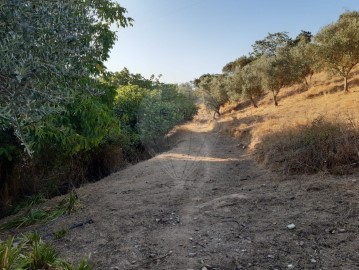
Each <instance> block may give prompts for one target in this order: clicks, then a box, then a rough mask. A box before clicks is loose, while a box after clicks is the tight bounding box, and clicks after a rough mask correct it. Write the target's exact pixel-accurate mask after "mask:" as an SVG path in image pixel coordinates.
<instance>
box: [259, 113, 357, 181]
mask: <svg viewBox="0 0 359 270" xmlns="http://www.w3.org/2000/svg"><path fill="white" fill-rule="evenodd" d="M261 141H262V142H261V143H260V144H259V145H258V146H257V148H256V150H255V152H256V156H257V157H258V159H259V160H260V161H262V162H264V163H265V164H266V165H268V166H269V167H271V168H272V169H276V170H281V171H283V172H284V173H295V174H296V173H317V172H319V171H324V172H330V173H333V174H346V173H350V172H352V171H353V169H354V168H355V167H358V165H359V127H358V126H357V125H356V124H355V123H354V122H353V121H349V122H348V123H343V122H339V121H336V122H335V121H329V120H326V119H325V118H318V119H315V120H314V121H312V122H310V123H308V124H307V125H298V126H296V127H294V128H288V129H284V130H282V131H280V132H275V133H272V134H268V135H266V136H264V137H263V138H262V140H261Z"/></svg>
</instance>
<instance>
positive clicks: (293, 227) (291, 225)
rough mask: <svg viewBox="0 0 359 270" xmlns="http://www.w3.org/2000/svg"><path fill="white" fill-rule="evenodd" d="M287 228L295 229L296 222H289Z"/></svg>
mask: <svg viewBox="0 0 359 270" xmlns="http://www.w3.org/2000/svg"><path fill="white" fill-rule="evenodd" d="M287 228H288V229H289V230H293V229H295V224H293V223H291V224H289V225H288V226H287Z"/></svg>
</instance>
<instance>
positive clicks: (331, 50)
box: [315, 11, 359, 91]
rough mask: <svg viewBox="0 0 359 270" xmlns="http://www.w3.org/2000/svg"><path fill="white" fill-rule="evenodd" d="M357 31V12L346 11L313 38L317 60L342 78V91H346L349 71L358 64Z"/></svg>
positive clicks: (358, 26)
mask: <svg viewBox="0 0 359 270" xmlns="http://www.w3.org/2000/svg"><path fill="white" fill-rule="evenodd" d="M358 29H359V12H357V11H348V12H345V13H343V14H342V15H341V16H340V17H339V20H338V21H337V22H335V23H333V24H330V25H327V26H325V27H323V28H322V29H321V30H320V32H319V33H318V34H317V35H316V36H315V41H316V44H317V46H318V50H317V53H318V55H319V59H320V60H321V62H322V64H323V66H324V67H325V68H327V69H328V70H331V71H332V72H334V73H335V74H338V75H340V76H342V77H343V79H344V91H348V83H347V80H348V76H349V73H350V71H351V70H352V69H353V67H354V66H356V65H357V64H358V63H359V32H358Z"/></svg>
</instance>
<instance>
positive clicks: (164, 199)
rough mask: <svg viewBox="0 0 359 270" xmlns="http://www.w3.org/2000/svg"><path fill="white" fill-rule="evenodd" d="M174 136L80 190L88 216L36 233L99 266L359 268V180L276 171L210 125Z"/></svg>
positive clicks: (67, 219)
mask: <svg viewBox="0 0 359 270" xmlns="http://www.w3.org/2000/svg"><path fill="white" fill-rule="evenodd" d="M175 138H176V141H175V145H176V146H175V147H174V148H173V149H172V150H170V151H168V152H165V153H162V154H159V155H157V156H156V157H154V158H152V159H150V160H148V161H145V162H141V163H138V164H136V165H133V166H130V167H128V168H127V169H125V170H123V171H120V172H118V173H115V174H113V175H111V176H109V177H107V178H106V179H104V180H102V181H100V182H97V183H93V184H89V185H86V186H84V187H82V188H80V189H79V190H78V195H79V197H80V198H81V200H82V202H83V205H84V208H83V209H82V210H79V211H78V212H76V213H73V214H71V215H70V216H65V217H62V218H60V219H58V220H56V221H54V222H51V223H49V224H47V225H39V226H36V227H32V228H31V229H32V230H37V231H39V232H40V233H41V234H42V235H43V236H44V237H45V238H48V240H49V241H51V242H52V243H53V244H54V245H55V246H56V247H57V249H58V250H59V251H60V253H61V254H62V256H64V257H67V258H69V259H70V260H72V261H78V260H79V259H80V258H82V257H84V256H88V255H90V256H91V261H92V262H94V264H95V269H126V270H127V269H128V270H135V269H139V270H140V269H203V270H205V269H208V270H211V269H323V270H324V269H338V270H339V269H343V270H344V269H345V270H352V269H359V237H358V233H359V205H358V204H359V192H358V191H359V186H358V184H359V177H358V175H354V176H353V175H352V176H348V177H334V176H328V175H315V176H281V175H276V174H273V173H270V172H268V171H266V170H265V169H263V168H261V167H259V166H258V164H257V163H256V162H255V161H254V160H253V159H252V158H251V155H250V154H248V153H247V151H246V149H243V147H242V145H240V144H239V143H240V142H239V141H238V140H236V139H234V138H230V137H228V136H226V135H224V134H223V133H222V132H221V129H220V128H216V129H215V130H214V131H213V130H211V129H210V128H209V126H208V124H206V123H202V124H200V123H191V124H188V125H186V126H184V127H182V128H181V130H180V131H179V132H178V134H177V136H175ZM289 224H294V225H295V228H294V229H289V228H288V227H287V226H288V225H289ZM63 228H65V229H69V231H68V233H67V234H66V235H65V237H64V238H62V239H59V240H51V239H52V237H51V233H52V232H54V231H57V230H59V229H63Z"/></svg>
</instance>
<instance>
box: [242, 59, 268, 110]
mask: <svg viewBox="0 0 359 270" xmlns="http://www.w3.org/2000/svg"><path fill="white" fill-rule="evenodd" d="M241 74H242V96H243V97H244V98H247V99H249V100H250V101H251V103H252V105H253V107H255V108H257V107H258V106H257V103H256V101H255V99H256V98H258V97H260V96H261V95H263V93H264V90H263V86H262V76H261V73H260V67H259V66H258V62H257V61H254V62H253V63H251V64H249V65H247V66H245V67H244V68H243V69H242V70H241Z"/></svg>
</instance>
